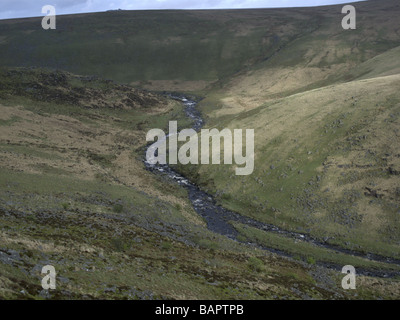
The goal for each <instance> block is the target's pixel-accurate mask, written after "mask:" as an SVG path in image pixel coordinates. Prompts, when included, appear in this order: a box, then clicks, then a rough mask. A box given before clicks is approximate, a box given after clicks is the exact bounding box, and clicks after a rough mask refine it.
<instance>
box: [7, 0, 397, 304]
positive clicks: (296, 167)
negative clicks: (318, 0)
mask: <svg viewBox="0 0 400 320" xmlns="http://www.w3.org/2000/svg"><path fill="white" fill-rule="evenodd" d="M356 8H357V12H358V16H357V21H358V24H357V30H343V29H342V28H341V20H342V17H343V15H342V14H341V6H326V7H318V8H295V9H284V10H283V9H268V10H267V9H266V10H211V11H142V12H134V11H112V12H104V13H95V14H82V15H68V16H58V17H57V30H47V31H45V30H42V28H41V23H40V20H41V18H29V19H15V20H3V21H0V67H1V68H0V109H1V113H0V159H1V161H0V264H1V268H0V297H2V298H35V299H41V298H60V299H63V298H66V299H69V298H86V299H91V298H94V299H96V298H110V299H115V298H124V299H125V298H127V299H151V298H167V299H184V298H189V299H207V298H215V299H277V298H278V299H279V298H280V299H307V298H317V299H335V298H344V299H347V298H350V299H352V298H361V299H363V298H386V299H390V298H392V299H393V298H398V297H399V296H400V291H399V288H400V285H399V280H398V279H397V278H392V279H376V278H370V277H364V276H358V277H357V288H358V289H357V290H356V291H354V292H349V291H343V290H342V289H341V286H340V283H341V276H342V275H341V274H340V273H339V272H337V271H331V270H329V269H327V268H322V267H321V265H323V264H325V263H328V264H334V265H336V266H342V265H345V264H352V265H354V266H356V267H357V268H358V267H360V268H367V269H375V270H376V269H385V270H387V269H392V270H398V266H396V265H393V264H389V263H384V262H376V261H372V260H370V259H365V258H361V257H357V256H351V255H349V254H345V253H338V252H337V251H334V250H331V249H327V248H323V247H321V246H319V247H318V246H315V245H313V244H312V243H308V242H306V241H301V240H299V239H295V238H291V237H286V236H285V235H281V234H277V233H273V232H266V231H265V230H264V231H263V230H260V229H255V228H252V227H249V226H247V225H243V224H241V223H234V227H235V228H236V230H237V231H238V232H239V233H240V239H241V240H242V242H243V243H239V242H236V241H233V240H230V239H228V238H226V237H223V236H220V235H217V234H214V233H212V232H210V231H209V230H207V228H206V226H205V222H204V221H203V220H202V219H201V218H200V217H199V215H197V214H196V213H195V211H194V210H193V208H192V205H191V203H190V202H189V199H188V197H187V191H186V189H184V188H181V187H178V186H177V185H174V184H171V183H169V182H167V181H165V180H164V179H162V178H161V177H158V176H156V175H154V174H152V173H150V172H148V171H146V170H145V169H144V166H143V163H142V157H143V152H144V145H145V135H146V133H147V131H148V130H149V129H150V128H166V127H167V123H168V121H169V120H177V121H178V123H179V127H180V128H184V127H189V126H190V125H191V124H190V122H189V120H188V119H187V118H186V116H185V114H184V112H183V110H182V106H181V105H180V104H178V103H177V102H176V101H173V100H169V99H167V98H165V97H163V96H161V95H159V94H157V93H154V91H163V90H175V91H182V92H191V93H193V94H197V95H199V96H201V97H202V98H204V99H203V100H202V101H201V103H200V107H201V110H202V113H203V115H204V117H205V118H206V120H207V123H206V126H207V127H209V128H211V127H217V128H220V129H222V128H231V129H234V128H243V129H246V128H250V129H255V137H256V141H255V171H254V173H253V174H252V175H250V176H235V174H234V170H233V167H232V166H222V165H221V166H213V165H208V166H205V165H202V166H196V167H188V166H184V167H180V170H182V171H184V172H186V174H187V175H190V176H191V177H192V178H193V179H195V180H196V181H197V182H198V184H199V185H200V186H201V187H202V188H204V189H205V190H207V191H209V192H210V193H212V194H213V195H215V197H216V199H217V201H218V202H219V203H221V204H222V205H224V206H225V207H227V208H230V209H232V210H234V211H237V212H239V213H241V214H243V215H245V216H246V215H247V216H250V217H252V218H254V219H256V220H259V221H262V222H267V223H271V224H274V225H276V226H278V227H280V228H282V229H285V230H291V231H295V232H301V233H304V234H307V235H310V236H312V237H315V238H317V239H318V240H319V241H320V242H322V243H324V242H325V243H327V244H330V245H337V246H339V247H341V248H345V249H350V250H353V252H360V253H373V254H376V255H380V256H384V257H389V258H395V259H400V254H399V252H400V236H399V235H400V230H399V228H400V221H399V217H400V215H399V212H400V211H399V210H400V208H399V203H400V201H399V200H400V192H399V190H400V179H399V172H400V162H399V158H400V155H399V151H398V150H399V149H400V148H399V147H400V146H399V141H400V140H399V137H398V135H399V128H400V126H399V116H400V96H399V92H398V88H399V85H400V74H399V70H400V69H399V59H398V58H399V48H400V21H399V19H398V16H399V13H400V4H399V3H398V2H397V1H393V0H382V1H367V2H362V3H357V4H356ZM61 70H64V71H61ZM77 74H79V75H77ZM81 75H85V76H81ZM122 83H127V84H122ZM142 89H150V90H152V92H148V91H143V90H142ZM246 243H247V244H246ZM249 243H253V244H252V245H249ZM254 243H258V244H259V245H261V246H264V247H268V248H273V249H278V250H280V251H284V252H286V253H288V254H289V255H290V256H292V257H293V258H294V259H292V258H284V257H282V256H280V255H276V254H271V253H269V252H267V251H265V250H260V249H259V248H256V247H255V245H254ZM46 264H52V265H54V266H55V267H56V269H57V270H58V274H59V282H58V285H59V289H60V290H57V291H54V292H51V293H50V295H49V294H48V293H47V292H46V291H42V289H41V286H40V279H41V275H40V268H41V266H43V265H46Z"/></svg>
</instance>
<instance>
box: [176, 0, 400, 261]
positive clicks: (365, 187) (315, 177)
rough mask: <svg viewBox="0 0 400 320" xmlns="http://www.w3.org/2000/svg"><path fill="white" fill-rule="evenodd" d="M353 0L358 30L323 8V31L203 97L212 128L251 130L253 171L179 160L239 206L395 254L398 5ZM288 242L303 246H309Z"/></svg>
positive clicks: (398, 242) (398, 241)
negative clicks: (240, 171)
mask: <svg viewBox="0 0 400 320" xmlns="http://www.w3.org/2000/svg"><path fill="white" fill-rule="evenodd" d="M356 8H358V14H359V15H358V25H357V30H355V31H354V32H353V31H343V30H340V29H338V27H337V24H336V23H337V21H336V20H335V19H336V18H335V19H334V18H333V15H332V11H331V10H332V8H330V7H327V8H324V9H320V8H319V9H318V10H322V11H325V17H326V19H323V20H321V22H320V25H319V28H318V29H317V30H314V31H313V32H311V33H310V34H307V35H304V36H303V37H300V38H298V39H295V40H293V41H292V42H290V43H289V44H288V45H287V46H286V47H284V48H282V49H281V50H280V51H279V52H278V53H276V54H275V55H274V56H272V57H271V58H270V59H268V60H267V61H264V62H261V63H259V64H255V65H253V66H252V67H251V68H249V70H246V71H242V72H240V73H239V74H237V75H236V76H235V77H232V78H231V79H230V80H228V81H224V82H221V83H220V87H214V88H213V90H211V91H209V92H208V93H207V95H206V98H205V99H204V100H203V101H202V102H201V106H202V110H203V112H204V114H205V115H206V116H207V125H208V127H217V128H220V129H222V128H231V129H234V128H249V129H255V136H256V141H255V145H256V147H255V148H256V150H255V171H254V173H253V174H252V175H250V176H244V177H240V176H235V174H234V171H233V169H232V166H212V165H208V166H206V165H203V166H199V167H198V168H197V171H195V173H193V172H194V171H193V170H194V168H191V171H189V170H187V168H186V167H183V166H182V167H181V170H183V171H185V172H187V174H190V175H192V176H193V178H195V179H197V181H198V183H199V184H201V185H202V186H203V187H204V188H205V189H206V190H208V191H209V192H211V193H213V194H215V195H217V196H218V197H219V199H220V202H221V203H222V204H223V205H224V206H226V207H228V208H230V209H232V210H235V211H237V212H240V213H244V214H247V215H248V216H251V217H253V218H255V219H258V220H260V221H264V222H268V223H272V224H275V225H278V226H280V227H281V228H283V229H287V230H293V231H298V232H304V233H306V234H310V235H312V236H314V237H317V238H318V239H319V240H320V241H322V242H326V243H331V244H337V245H340V246H341V247H345V248H349V249H353V250H356V251H360V252H372V253H375V254H381V255H383V256H388V257H395V258H399V252H400V238H399V234H400V232H399V228H400V221H399V212H400V211H399V210H400V208H399V203H400V202H399V200H400V198H399V190H400V179H399V172H400V167H399V165H400V163H399V154H398V150H399V145H398V143H399V136H398V135H399V132H398V130H399V128H400V125H399V112H400V96H399V93H398V88H399V84H400V83H399V80H400V78H399V77H400V75H399V61H400V60H399V57H400V55H399V50H398V48H399V47H398V44H399V40H400V33H399V30H400V29H399V25H398V19H397V18H396V16H398V14H399V13H400V6H399V5H398V3H397V2H393V1H379V2H378V1H376V2H366V3H360V4H357V5H356ZM336 9H337V7H336ZM322 11H321V12H322ZM378 52H380V54H377V53H378ZM242 231H243V230H242ZM244 236H246V237H248V238H249V236H250V235H249V232H245V233H244ZM266 236H267V234H266ZM250 238H254V235H253V237H250ZM285 241H287V239H284V238H282V239H281V242H285ZM270 243H274V245H273V246H276V247H277V248H280V247H281V244H280V243H279V241H271V242H270ZM271 245H272V244H271ZM294 247H295V246H294ZM286 250H288V248H286ZM288 251H291V252H293V251H294V252H295V253H297V254H299V255H302V252H303V251H304V248H300V247H299V248H298V249H297V250H293V248H291V249H290V250H288ZM315 258H316V259H317V260H318V259H321V260H324V259H326V256H325V257H324V256H323V255H316V256H315Z"/></svg>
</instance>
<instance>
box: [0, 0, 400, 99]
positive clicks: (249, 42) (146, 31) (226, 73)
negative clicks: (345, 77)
mask: <svg viewBox="0 0 400 320" xmlns="http://www.w3.org/2000/svg"><path fill="white" fill-rule="evenodd" d="M341 7H342V6H326V7H317V8H293V9H259V10H204V11H201V10H200V11H182V10H181V11H174V10H172V11H111V12H103V13H95V14H84V15H66V16H57V29H56V30H43V29H42V28H41V18H29V19H17V20H13V19H11V20H3V21H0V65H3V66H14V67H16V66H28V67H29V66H41V67H48V68H59V69H63V70H68V71H72V72H75V73H78V74H89V75H90V74H94V75H99V76H102V77H104V78H110V79H113V80H117V81H122V82H134V83H135V84H136V85H142V86H144V87H146V88H151V89H154V90H164V89H166V90H171V89H172V90H176V91H184V90H196V91H198V90H202V89H204V88H205V86H207V85H209V84H211V83H214V82H216V81H222V83H218V85H221V84H223V83H225V82H226V81H227V80H228V79H229V77H230V76H232V75H235V74H237V73H239V72H242V74H243V77H241V78H239V79H242V81H244V82H246V83H247V84H245V83H242V81H239V84H236V86H237V88H236V86H233V87H232V85H231V84H229V85H228V86H229V88H230V89H231V90H235V91H237V95H238V96H239V95H240V92H241V91H242V90H245V91H246V92H248V91H250V92H249V93H251V92H253V93H254V94H252V96H254V95H255V94H256V95H259V94H261V96H265V95H266V94H268V95H271V94H272V95H273V94H278V93H280V92H286V91H293V90H297V89H299V88H302V87H304V86H307V85H311V84H313V83H315V82H318V81H322V80H324V79H326V78H327V77H328V76H331V75H337V74H338V73H341V72H343V71H344V70H346V69H348V68H349V67H351V66H354V65H355V64H357V63H359V62H363V61H366V60H368V59H369V58H372V57H374V56H375V55H377V54H380V53H383V52H385V51H386V50H388V49H391V48H394V47H396V46H399V44H400V43H399V41H398V32H399V28H400V22H399V21H398V19H397V17H398V12H399V10H400V8H399V4H398V2H397V1H393V0H383V1H372V2H371V1H368V2H365V3H364V2H361V3H357V5H356V7H357V10H358V11H357V12H358V20H357V21H358V28H357V30H355V31H345V30H343V29H342V28H341V20H342V18H343V15H342V14H341ZM305 68H306V69H307V70H305ZM235 79H236V80H235V81H234V83H237V82H238V80H237V78H235ZM241 83H242V84H241ZM243 86H244V87H243ZM258 86H261V87H260V88H258ZM244 99H245V100H246V102H243V103H244V104H250V102H248V101H247V99H246V98H245V97H244ZM258 101H259V100H258ZM243 103H242V104H243ZM239 104H240V103H239ZM227 105H232V103H231V102H229V103H227Z"/></svg>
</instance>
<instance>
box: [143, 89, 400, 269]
mask: <svg viewBox="0 0 400 320" xmlns="http://www.w3.org/2000/svg"><path fill="white" fill-rule="evenodd" d="M168 96H169V97H170V98H172V99H175V100H178V101H181V102H182V103H183V104H184V108H185V113H186V115H187V116H188V117H189V118H190V119H192V122H193V125H192V128H193V129H195V130H196V131H199V130H200V129H201V128H202V127H203V125H204V120H203V118H202V116H201V113H200V112H199V111H198V110H197V108H196V106H197V102H196V101H193V100H190V99H188V98H187V97H185V96H179V95H176V94H175V95H172V94H169V95H168ZM144 164H145V166H146V169H147V170H149V171H152V172H153V173H155V174H158V175H163V176H164V177H165V178H167V179H170V180H172V181H174V182H175V183H177V184H179V185H181V186H183V187H184V188H186V189H187V191H188V195H189V199H190V202H191V203H192V205H193V208H194V210H195V211H196V212H197V213H198V214H199V215H200V216H202V217H203V218H204V219H205V221H206V223H207V228H208V229H209V230H211V231H213V232H215V233H218V234H221V235H224V236H227V237H228V238H230V239H232V240H235V241H239V240H238V239H237V236H238V232H237V231H236V229H235V228H234V227H233V226H232V224H231V223H230V222H231V221H235V222H239V223H242V224H245V225H248V226H251V227H255V228H258V229H260V230H264V231H268V232H274V233H278V234H281V235H283V236H286V237H290V238H293V239H298V240H300V241H304V242H308V243H310V244H313V245H315V246H318V247H323V248H326V249H330V250H334V251H336V252H340V253H345V254H348V255H352V256H358V257H362V258H366V259H368V260H373V261H379V262H386V263H390V264H396V265H400V260H397V259H392V258H387V257H384V256H381V255H377V254H372V253H362V252H359V251H354V250H350V249H345V248H342V247H339V246H335V245H332V244H329V243H327V242H324V241H321V240H318V239H315V238H314V237H312V236H310V235H307V234H302V233H297V232H292V231H287V230H283V229H281V228H279V227H277V226H275V225H272V224H267V223H262V222H260V221H257V220H254V219H251V218H248V217H245V216H242V215H240V214H238V213H236V212H233V211H230V210H228V209H226V208H223V207H221V206H220V205H218V204H217V203H216V201H215V199H214V198H213V197H212V196H211V195H209V194H208V193H206V192H204V191H203V190H201V189H200V188H199V187H198V186H197V185H196V184H195V183H193V182H191V181H190V180H189V179H187V178H186V177H184V176H183V175H181V174H179V173H178V172H176V171H174V170H173V169H172V168H170V167H169V166H168V165H164V164H150V163H149V162H148V161H147V160H146V159H144ZM248 244H251V243H248ZM252 245H254V246H257V247H259V248H261V249H264V250H268V251H270V252H274V253H277V254H279V255H283V256H286V257H288V256H289V257H290V256H291V255H290V254H288V253H286V252H283V251H280V250H277V249H274V248H268V247H265V246H260V245H259V244H252ZM318 264H320V265H323V266H326V267H329V268H333V269H336V270H341V268H342V267H343V266H338V265H334V264H331V263H321V262H318ZM357 273H359V274H364V275H370V276H378V277H393V276H396V275H399V273H398V272H393V271H390V270H389V271H388V270H375V269H374V270H367V269H360V268H357Z"/></svg>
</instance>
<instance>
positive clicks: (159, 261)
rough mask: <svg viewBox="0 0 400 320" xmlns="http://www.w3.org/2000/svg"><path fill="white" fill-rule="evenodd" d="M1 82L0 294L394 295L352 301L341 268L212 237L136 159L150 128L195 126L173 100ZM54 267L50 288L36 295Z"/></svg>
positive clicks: (57, 80)
mask: <svg viewBox="0 0 400 320" xmlns="http://www.w3.org/2000/svg"><path fill="white" fill-rule="evenodd" d="M0 84H1V87H0V110H1V113H0V297H1V298H3V299H160V298H163V299H209V298H214V299H274V298H275V299H277V298H280V299H302V298H317V299H335V298H344V299H348V298H357V297H358V298H363V297H370V296H371V295H372V296H374V297H386V298H393V297H395V296H398V292H397V287H396V284H393V282H390V281H387V280H384V279H373V278H369V277H360V279H362V280H360V281H362V284H360V290H359V291H358V296H355V295H354V294H353V293H348V292H345V291H344V290H342V289H341V287H340V281H341V277H340V273H338V272H331V271H329V270H325V269H322V268H319V267H317V266H310V265H306V264H304V263H301V262H298V261H294V260H290V259H286V258H283V257H280V256H277V255H275V254H271V253H268V252H266V251H263V250H260V249H257V248H255V247H254V246H248V245H245V244H241V243H238V242H235V241H232V240H230V239H228V238H226V237H223V236H220V235H218V234H214V233H212V232H210V231H208V230H207V228H206V227H205V223H204V221H203V220H202V219H201V218H200V217H199V216H198V215H197V214H196V213H195V212H194V210H193V208H192V206H191V204H190V203H189V201H188V197H187V194H186V190H185V189H183V188H181V187H179V186H177V185H175V184H171V183H170V182H168V181H166V180H164V179H162V178H161V177H158V176H155V175H154V174H152V173H151V172H148V171H146V170H145V168H144V165H143V163H142V161H141V159H142V157H143V146H144V144H145V134H146V132H147V130H148V129H149V127H152V126H153V125H157V126H159V127H160V128H164V127H165V126H166V123H167V120H168V119H170V118H174V119H178V120H180V123H182V124H183V125H186V126H189V125H190V123H188V122H187V120H185V117H184V115H183V112H182V108H181V105H180V104H178V103H176V102H175V101H173V100H168V99H166V98H164V97H162V96H159V95H155V94H150V93H147V92H142V91H138V90H135V89H133V88H131V87H129V86H122V85H118V84H115V83H113V82H110V81H105V80H102V79H95V78H92V77H82V76H76V75H73V74H70V73H66V72H61V71H57V72H55V71H48V70H43V69H35V68H29V69H25V68H19V69H3V70H1V71H0ZM185 121H186V123H185ZM48 264H50V265H53V266H54V267H55V268H56V271H57V289H56V290H54V291H52V290H51V291H46V290H43V289H42V287H41V279H42V274H41V270H42V267H43V266H45V265H48ZM377 265H378V266H379V264H377ZM382 267H387V266H385V265H384V264H382ZM372 284H375V287H371V286H372ZM371 288H372V289H371Z"/></svg>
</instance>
